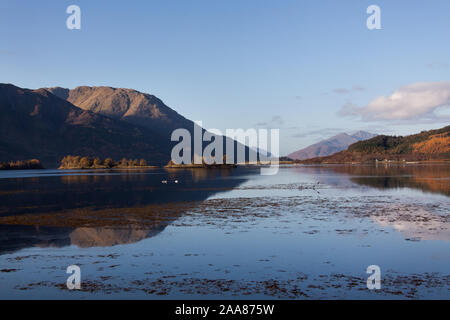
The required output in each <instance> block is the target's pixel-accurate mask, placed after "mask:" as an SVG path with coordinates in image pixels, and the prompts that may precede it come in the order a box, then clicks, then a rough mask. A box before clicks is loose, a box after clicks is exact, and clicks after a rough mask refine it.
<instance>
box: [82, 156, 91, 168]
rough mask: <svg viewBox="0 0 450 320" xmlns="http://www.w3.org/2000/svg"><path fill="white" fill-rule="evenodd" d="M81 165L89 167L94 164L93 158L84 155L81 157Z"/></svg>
mask: <svg viewBox="0 0 450 320" xmlns="http://www.w3.org/2000/svg"><path fill="white" fill-rule="evenodd" d="M80 166H81V167H82V168H89V167H91V166H92V160H91V159H89V158H88V157H83V158H81V160H80Z"/></svg>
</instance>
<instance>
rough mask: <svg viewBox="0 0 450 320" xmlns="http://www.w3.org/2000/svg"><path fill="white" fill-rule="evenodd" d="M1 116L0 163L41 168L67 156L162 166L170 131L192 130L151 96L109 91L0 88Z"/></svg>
mask: <svg viewBox="0 0 450 320" xmlns="http://www.w3.org/2000/svg"><path fill="white" fill-rule="evenodd" d="M0 113H1V117H0V162H1V161H11V160H25V159H32V158H37V159H39V160H41V162H42V163H43V164H44V166H45V167H57V166H58V165H59V162H60V161H61V159H62V158H63V157H64V156H66V155H69V154H70V155H80V156H90V157H100V158H102V159H104V158H106V157H111V158H113V159H115V160H120V159H121V158H122V157H126V158H133V159H134V158H137V159H140V158H143V159H146V160H147V161H148V162H149V164H155V165H162V164H166V163H167V162H168V161H169V160H170V158H171V150H172V147H173V145H175V144H176V143H178V142H172V141H171V139H170V135H171V133H172V131H173V130H175V129H178V128H185V129H187V130H188V131H190V132H191V135H192V137H193V134H192V133H193V132H194V127H195V126H197V125H196V124H195V123H194V122H193V121H191V120H188V119H186V118H185V117H183V116H182V115H180V114H178V113H177V112H176V111H174V110H172V109H171V108H169V107H168V106H166V105H165V104H164V103H163V102H162V101H161V100H160V99H158V98H157V97H155V96H153V95H150V94H145V93H141V92H138V91H136V90H132V89H117V88H110V87H86V86H82V87H77V88H75V89H73V90H69V89H65V88H60V87H53V88H43V89H37V90H30V89H23V88H19V87H16V86H14V85H12V84H0ZM202 131H203V132H204V129H202ZM227 139H229V138H227ZM206 144H207V143H206V142H204V145H206ZM225 145H226V141H224V146H225ZM235 148H236V145H235ZM192 150H193V147H192V144H191V153H193V151H192ZM224 152H225V147H224ZM246 152H247V154H248V152H249V149H248V148H247V149H246Z"/></svg>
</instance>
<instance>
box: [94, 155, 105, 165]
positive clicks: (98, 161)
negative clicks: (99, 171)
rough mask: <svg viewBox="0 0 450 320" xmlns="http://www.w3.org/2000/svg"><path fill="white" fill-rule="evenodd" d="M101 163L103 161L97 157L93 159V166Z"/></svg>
mask: <svg viewBox="0 0 450 320" xmlns="http://www.w3.org/2000/svg"><path fill="white" fill-rule="evenodd" d="M101 165H103V161H102V160H101V159H100V158H99V157H96V158H95V159H94V166H96V167H99V166H101Z"/></svg>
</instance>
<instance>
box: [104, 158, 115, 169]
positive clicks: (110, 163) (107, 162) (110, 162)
mask: <svg viewBox="0 0 450 320" xmlns="http://www.w3.org/2000/svg"><path fill="white" fill-rule="evenodd" d="M104 164H105V166H106V167H107V168H112V167H114V165H115V163H114V161H113V159H111V158H106V159H105V162H104Z"/></svg>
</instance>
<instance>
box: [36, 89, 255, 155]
mask: <svg viewBox="0 0 450 320" xmlns="http://www.w3.org/2000/svg"><path fill="white" fill-rule="evenodd" d="M45 90H47V91H49V92H51V93H53V94H54V95H56V96H58V97H60V98H61V99H65V100H66V101H68V102H70V103H71V104H73V105H75V106H77V107H78V108H80V109H83V110H88V111H91V112H94V113H96V114H101V115H103V116H106V117H109V118H112V119H116V120H121V121H123V122H127V123H130V124H133V125H136V126H139V127H143V128H147V129H149V130H151V131H153V132H154V133H155V134H157V135H158V136H160V137H161V139H160V142H163V143H164V144H165V146H166V149H167V148H169V149H170V150H171V149H172V147H173V146H174V145H175V144H177V143H178V142H172V141H171V134H172V132H173V131H174V130H176V129H179V128H183V129H186V130H188V131H189V132H190V133H191V138H192V141H191V142H192V143H191V153H192V157H193V158H197V159H200V158H201V157H200V156H198V155H194V141H193V139H194V128H198V129H200V130H201V132H202V134H203V133H204V132H205V131H206V130H205V129H203V128H199V126H198V125H197V124H195V123H194V122H193V121H191V120H189V119H186V118H185V117H183V116H182V115H180V114H179V113H177V112H176V111H174V110H172V109H171V108H169V107H168V106H166V105H165V104H164V103H163V102H162V101H161V100H160V99H158V98H157V97H155V96H153V95H151V94H147V93H142V92H139V91H136V90H133V89H123V88H111V87H87V86H80V87H77V88H75V89H72V90H70V89H66V88H61V87H53V88H45ZM219 138H223V136H219ZM227 141H228V142H231V143H232V144H233V146H234V149H235V152H234V154H235V155H236V154H237V148H238V147H237V146H238V145H240V144H239V143H237V142H236V141H233V140H232V139H230V138H225V139H223V152H224V153H226V146H227ZM208 144H209V142H207V141H202V145H203V149H204V148H205V146H206V145H208ZM240 146H241V145H240ZM244 150H245V155H246V159H249V157H250V154H252V156H255V153H256V152H257V151H255V150H251V149H249V148H248V147H244ZM169 156H170V152H169ZM235 159H236V156H235ZM236 161H237V160H236Z"/></svg>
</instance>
